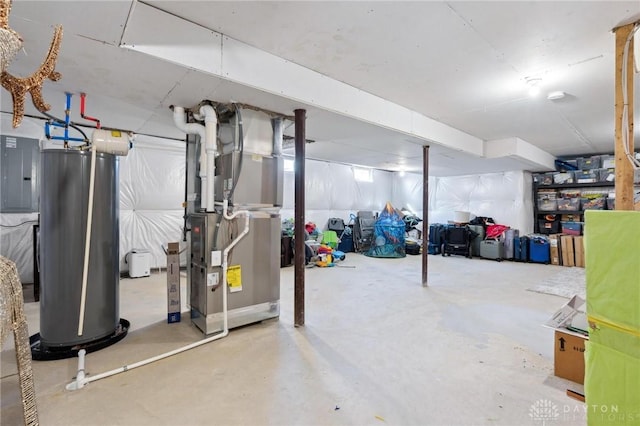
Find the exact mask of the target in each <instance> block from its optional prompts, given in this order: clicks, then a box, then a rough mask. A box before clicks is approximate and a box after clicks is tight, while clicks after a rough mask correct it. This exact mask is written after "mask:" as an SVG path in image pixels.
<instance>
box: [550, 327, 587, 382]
mask: <svg viewBox="0 0 640 426" xmlns="http://www.w3.org/2000/svg"><path fill="white" fill-rule="evenodd" d="M554 340H555V343H554V345H555V349H554V351H553V374H555V375H556V376H558V377H562V378H563V379H567V380H571V381H572V382H576V383H580V384H584V342H585V340H588V338H587V337H586V336H581V335H579V334H576V333H568V332H563V331H560V330H556V332H555V338H554Z"/></svg>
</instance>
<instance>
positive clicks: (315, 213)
mask: <svg viewBox="0 0 640 426" xmlns="http://www.w3.org/2000/svg"><path fill="white" fill-rule="evenodd" d="M372 176H373V182H362V181H358V180H356V179H355V178H354V174H353V167H352V166H348V165H345V164H338V163H327V162H325V161H318V160H309V159H307V160H306V162H305V204H306V205H305V207H306V209H305V220H306V221H307V222H313V223H315V224H316V225H318V227H319V228H320V229H325V228H326V226H327V221H328V220H329V218H331V217H339V218H342V219H343V220H344V221H345V223H348V222H349V217H350V215H351V214H355V213H356V212H358V211H360V210H371V211H373V212H374V213H378V212H380V211H381V210H382V209H384V206H385V205H386V203H387V202H388V201H390V200H391V194H392V183H393V173H392V172H387V171H383V170H372ZM283 195H284V196H283V208H282V210H281V216H282V218H283V219H287V218H292V217H293V216H294V173H293V172H285V174H284V194H283Z"/></svg>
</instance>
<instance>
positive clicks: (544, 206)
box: [538, 198, 558, 212]
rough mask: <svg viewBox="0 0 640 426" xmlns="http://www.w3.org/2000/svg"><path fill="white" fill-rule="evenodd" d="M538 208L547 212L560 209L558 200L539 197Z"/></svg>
mask: <svg viewBox="0 0 640 426" xmlns="http://www.w3.org/2000/svg"><path fill="white" fill-rule="evenodd" d="M538 210H540V211H546V212H549V211H553V210H558V200H555V199H553V200H552V199H549V198H538Z"/></svg>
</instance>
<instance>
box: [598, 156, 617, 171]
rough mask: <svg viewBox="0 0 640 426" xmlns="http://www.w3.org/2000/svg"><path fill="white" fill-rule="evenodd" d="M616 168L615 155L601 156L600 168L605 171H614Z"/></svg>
mask: <svg viewBox="0 0 640 426" xmlns="http://www.w3.org/2000/svg"><path fill="white" fill-rule="evenodd" d="M615 166H616V157H614V156H613V155H602V156H600V167H602V168H603V169H613V168H614V167H615Z"/></svg>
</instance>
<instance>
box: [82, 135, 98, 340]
mask: <svg viewBox="0 0 640 426" xmlns="http://www.w3.org/2000/svg"><path fill="white" fill-rule="evenodd" d="M96 152H97V148H96V145H95V144H92V145H91V172H90V175H89V201H88V202H87V230H86V233H85V239H84V265H83V267H82V290H81V293H80V317H79V318H78V336H82V333H83V332H84V313H85V312H84V311H85V308H86V301H87V276H88V274H89V252H90V248H91V223H92V222H93V192H94V188H95V182H96Z"/></svg>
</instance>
